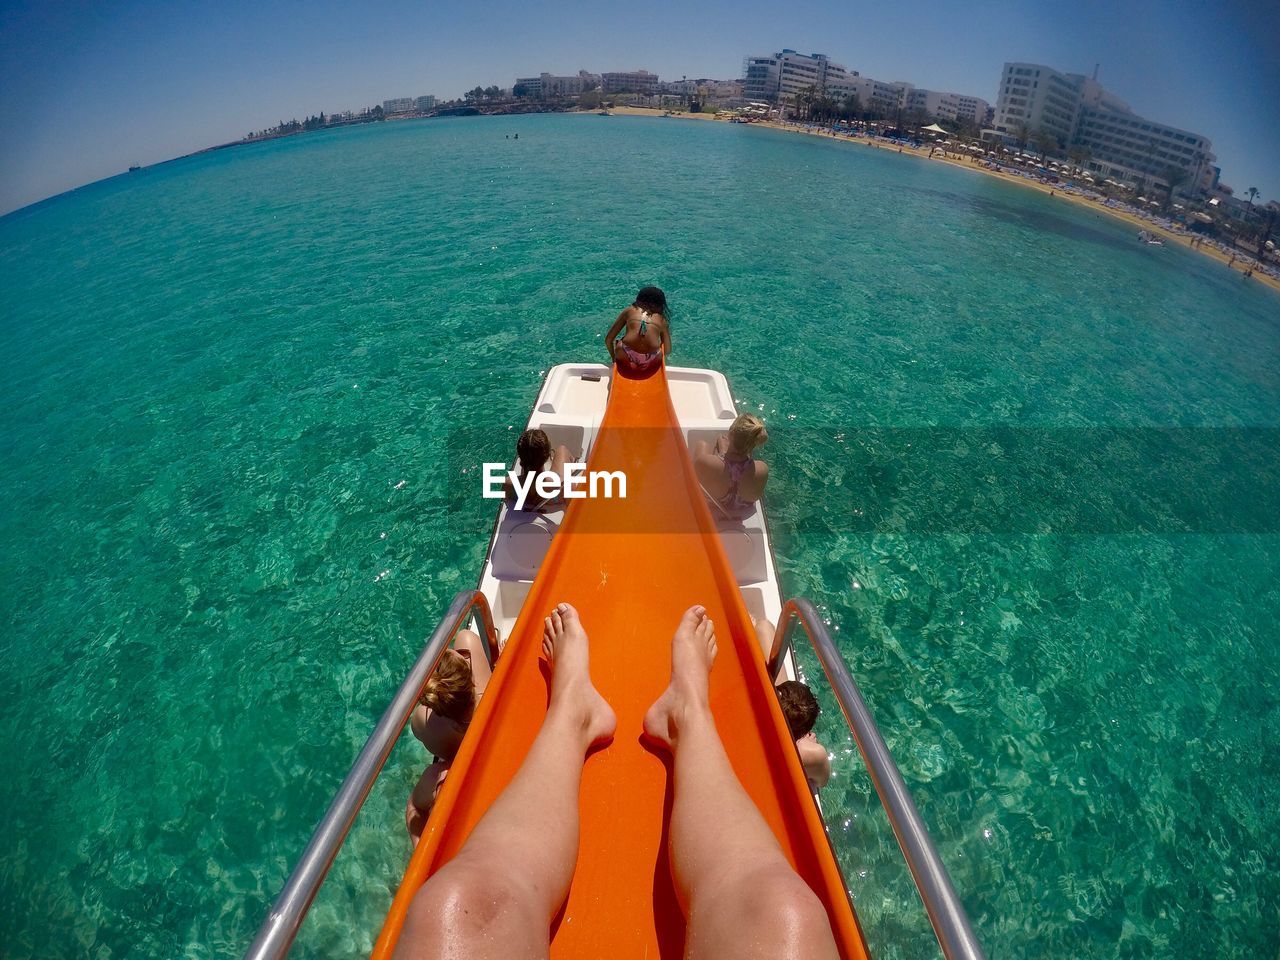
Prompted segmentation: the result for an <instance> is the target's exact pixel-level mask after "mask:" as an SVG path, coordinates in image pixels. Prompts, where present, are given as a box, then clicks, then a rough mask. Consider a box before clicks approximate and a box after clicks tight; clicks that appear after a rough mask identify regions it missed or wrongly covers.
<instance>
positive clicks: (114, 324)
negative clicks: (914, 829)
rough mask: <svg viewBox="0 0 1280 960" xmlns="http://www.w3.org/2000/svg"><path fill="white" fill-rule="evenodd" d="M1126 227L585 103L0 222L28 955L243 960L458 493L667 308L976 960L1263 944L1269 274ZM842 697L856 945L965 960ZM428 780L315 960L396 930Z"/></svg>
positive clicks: (467, 561)
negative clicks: (889, 766)
mask: <svg viewBox="0 0 1280 960" xmlns="http://www.w3.org/2000/svg"><path fill="white" fill-rule="evenodd" d="M517 132H518V133H519V134H520V138H519V140H509V139H507V135H508V134H514V133H517ZM1134 232H1135V231H1134V230H1133V229H1132V228H1130V227H1128V226H1126V225H1123V224H1119V223H1116V222H1114V221H1111V220H1108V219H1105V218H1102V217H1100V216H1098V215H1097V214H1095V213H1093V212H1092V211H1087V210H1080V209H1077V208H1074V207H1071V206H1069V205H1067V204H1066V203H1064V202H1062V201H1061V199H1060V198H1049V197H1046V196H1041V195H1039V194H1034V193H1032V192H1030V191H1026V190H1024V189H1022V188H1019V187H1017V186H1013V185H1009V184H1005V183H1000V182H994V181H992V180H990V179H988V178H985V177H982V176H979V175H977V174H976V173H973V172H971V171H967V170H960V169H953V168H949V167H945V166H942V165H940V164H931V163H928V162H925V161H921V160H918V159H915V158H911V157H904V156H898V155H896V154H895V153H893V152H891V151H887V150H874V149H872V148H869V147H866V146H861V145H856V146H855V145H849V144H842V143H833V142H830V141H822V140H819V139H815V138H804V137H797V136H791V135H787V134H782V133H778V132H774V131H768V130H761V129H753V128H749V127H739V126H729V125H720V124H704V123H693V122H682V121H679V120H662V119H657V118H655V119H633V118H621V117H615V118H610V119H604V118H599V117H595V116H535V117H521V118H493V119H457V120H439V121H420V122H403V123H387V124H383V125H379V126H376V127H360V128H355V129H347V130H340V131H333V132H326V133H320V134H313V135H307V136H301V137H295V138H291V139H287V140H282V141H278V142H274V143H267V144H261V145H256V146H251V147H245V148H238V149H234V150H224V151H220V152H215V153H211V154H207V155H203V156H198V157H193V158H190V159H186V160H182V161H178V162H174V163H170V164H166V165H163V166H159V167H155V168H149V169H147V170H144V171H140V172H138V173H135V174H132V175H127V176H122V177H118V178H115V179H113V180H111V181H107V182H103V183H99V184H96V185H94V186H91V187H86V188H84V189H82V190H79V191H76V192H74V193H72V194H68V195H65V196H62V197H59V198H56V199H54V200H51V201H48V202H45V203H43V204H40V205H38V206H36V207H33V208H28V209H26V210H23V211H19V212H18V213H15V214H12V215H10V216H8V217H5V218H2V219H0V355H3V356H4V357H5V368H4V377H3V378H2V379H0V410H2V411H3V430H2V431H0V450H2V452H3V456H2V457H0V490H2V491H3V505H2V506H0V629H2V631H3V633H2V634H0V738H2V740H3V743H4V745H5V746H4V749H3V750H0V811H3V815H4V828H3V845H2V846H0V943H2V944H3V946H2V947H0V953H3V955H4V956H6V957H14V958H19V957H39V958H57V957H76V958H78V957H91V958H97V960H105V958H123V957H155V958H171V957H190V958H202V957H215V956H227V955H236V954H237V953H238V952H240V951H242V950H243V949H244V947H245V946H246V945H247V943H248V940H249V938H250V937H251V936H252V933H253V931H254V930H255V929H256V927H257V925H258V923H259V922H260V920H261V919H262V917H263V915H264V911H265V908H266V905H267V903H268V902H269V900H270V899H271V897H272V896H274V894H275V892H276V891H277V890H278V888H279V886H280V885H281V883H282V882H283V879H284V877H285V875H286V872H287V870H288V867H289V865H290V864H291V863H292V862H293V861H294V860H295V859H296V858H297V856H298V854H299V853H300V852H301V850H302V848H303V846H304V844H305V842H306V839H307V837H308V836H309V834H310V831H311V829H312V827H313V826H314V824H315V823H316V821H317V820H318V818H319V817H320V815H321V813H322V812H323V810H324V808H325V806H326V804H327V803H328V800H329V798H330V796H331V794H332V792H333V790H334V789H335V787H336V786H337V784H338V782H339V781H340V779H341V777H342V775H343V774H344V773H345V771H346V769H347V767H348V765H349V763H350V761H351V759H352V758H353V756H354V754H355V753H356V751H357V749H358V748H359V746H360V744H361V743H362V742H363V739H364V737H365V735H366V734H367V733H368V731H369V729H370V727H371V725H372V723H373V722H374V720H375V718H376V717H377V715H378V714H379V713H380V712H381V710H382V708H383V706H384V705H385V703H386V701H387V699H388V697H389V695H390V693H391V691H392V689H393V688H394V686H395V684H396V683H397V682H398V679H399V678H400V677H401V676H402V674H403V673H404V671H405V669H406V668H407V665H408V664H409V662H410V661H411V659H412V658H413V655H414V653H415V652H416V650H417V649H418V647H419V646H420V644H421V642H422V640H423V639H424V637H425V636H426V634H427V633H428V632H429V631H430V630H431V628H432V627H433V626H434V625H435V622H436V620H437V618H438V617H439V615H440V613H441V612H442V610H443V609H444V606H445V605H446V603H447V601H448V599H449V598H450V596H451V595H452V594H453V593H454V592H455V591H456V590H458V589H461V588H463V587H466V586H468V585H470V584H471V583H472V582H473V581H474V578H475V577H476V574H477V572H478V569H479V565H480V562H481V560H482V556H483V552H484V547H485V541H486V538H487V536H488V533H489V528H490V524H491V520H492V515H491V510H492V505H491V504H490V503H489V502H487V501H482V500H480V499H479V498H478V497H477V496H476V495H475V491H474V490H473V485H472V484H471V483H470V482H469V477H471V476H474V475H468V474H465V471H467V470H469V469H471V468H472V467H473V466H474V465H475V464H476V463H478V462H480V461H482V460H486V459H492V454H493V453H495V452H496V453H498V454H499V455H501V454H502V453H504V452H505V451H506V450H507V448H508V446H509V444H510V440H511V436H512V433H511V431H512V430H513V429H516V428H518V427H519V426H521V425H522V424H523V422H524V420H525V418H526V416H527V415H528V412H529V407H530V404H531V402H532V400H533V397H534V395H535V393H536V390H537V387H538V384H539V382H540V378H541V376H542V374H543V372H544V371H545V370H546V369H547V368H548V367H550V366H551V365H552V364H554V363H558V362H563V361H569V360H581V359H583V358H593V357H594V358H598V357H602V356H603V349H602V346H601V337H602V334H603V333H604V330H605V328H606V326H607V325H608V323H609V321H610V320H611V319H612V317H613V316H614V315H615V314H616V312H617V310H618V309H619V308H620V307H621V306H622V305H624V304H625V303H626V302H627V301H628V300H629V299H630V297H631V295H632V294H633V293H634V290H635V289H636V288H638V287H639V286H641V285H643V284H647V283H658V284H660V285H661V286H663V287H664V288H666V289H667V291H668V293H669V296H670V298H671V302H672V304H673V307H674V309H673V318H674V322H673V331H674V340H675V346H676V354H675V356H674V357H673V360H674V361H675V362H679V363H684V364H688V365H693V366H711V367H717V368H719V369H721V370H723V371H724V372H725V373H726V374H727V375H728V376H729V378H730V381H731V383H732V384H733V387H734V390H735V393H736V395H737V398H738V399H739V402H740V404H741V405H742V407H743V408H744V409H752V410H757V409H758V410H760V411H763V413H764V415H765V416H766V417H767V419H768V423H769V426H770V431H771V434H772V437H773V439H772V440H771V442H770V444H769V446H768V447H767V448H766V451H765V453H766V459H767V460H768V461H769V462H770V464H771V466H772V474H773V480H772V481H771V486H770V490H769V503H770V509H771V520H772V524H773V527H774V535H775V538H776V545H777V549H778V553H779V563H780V566H781V569H782V575H783V578H784V581H785V588H786V592H787V593H788V594H802V595H806V596H808V597H810V598H812V599H813V600H814V601H815V602H817V603H819V604H820V606H821V607H822V608H823V610H824V611H825V612H826V613H827V614H828V615H829V617H830V619H831V621H832V623H833V624H836V625H838V626H839V637H840V638H841V644H842V648H843V650H844V653H845V655H846V657H847V660H848V662H849V664H850V666H851V667H852V669H853V671H854V674H855V676H856V677H857V678H858V680H859V682H860V683H861V685H862V687H863V689H864V691H865V694H866V696H867V699H868V701H869V703H870V706H871V708H872V710H873V711H874V713H875V714H876V716H877V717H878V718H879V720H880V723H881V725H882V727H883V729H884V731H885V734H886V738H887V739H888V741H889V744H890V747H891V748H892V749H893V751H894V753H895V755H896V756H897V758H898V760H899V762H900V764H901V766H902V769H903V772H904V775H905V776H906V778H907V780H908V782H909V783H910V785H911V786H912V787H913V788H914V790H915V791H916V796H917V799H918V802H919V805H920V808H921V810H922V812H923V814H924V816H925V819H926V820H927V822H928V823H929V824H930V826H931V828H932V829H933V831H934V834H935V837H936V838H937V840H938V843H939V846H940V849H941V851H942V854H943V857H944V859H945V860H946V862H947V863H948V865H949V867H950V869H951V871H952V874H953V876H954V879H955V883H956V886H957V888H958V889H959V891H960V892H961V895H962V897H963V899H964V901H965V902H966V904H967V905H968V907H969V910H970V912H971V915H972V917H973V920H974V923H975V926H976V928H977V930H978V933H979V935H980V937H981V939H982V940H983V942H984V943H985V945H986V946H987V949H988V951H989V954H990V956H991V957H993V958H1023V957H1046V958H1056V957H1064V956H1076V957H1091V958H1092V957H1097V958H1108V957H1126V958H1128V957H1182V956H1194V957H1207V956H1212V957H1240V958H1246V957H1250V958H1251V957H1258V956H1274V953H1275V949H1276V943H1277V942H1278V941H1280V911H1278V909H1277V904H1280V881H1278V880H1277V879H1276V878H1277V875H1280V841H1277V839H1276V838H1277V837H1278V836H1280V789H1278V787H1280V783H1278V780H1277V777H1278V775H1277V771H1278V770H1280V749H1278V747H1277V737H1276V731H1277V730H1278V729H1280V682H1278V681H1280V627H1278V626H1277V624H1278V623H1280V587H1278V586H1277V584H1280V549H1278V548H1280V535H1278V534H1280V527H1278V526H1277V519H1278V514H1277V510H1276V499H1275V497H1276V491H1277V490H1280V483H1277V480H1278V479H1280V477H1278V476H1277V474H1278V473H1280V470H1278V468H1277V458H1278V456H1280V455H1278V454H1277V453H1276V451H1277V449H1280V444H1277V443H1275V442H1273V441H1274V439H1276V438H1277V436H1280V435H1277V434H1276V433H1275V430H1276V428H1277V427H1280V296H1277V295H1276V294H1274V293H1272V292H1270V291H1267V290H1263V289H1260V288H1259V287H1257V286H1248V285H1246V284H1245V283H1244V282H1243V281H1241V279H1240V278H1239V275H1238V274H1230V273H1228V272H1227V271H1226V269H1225V268H1223V267H1222V266H1221V265H1219V264H1215V263H1212V262H1210V261H1208V260H1206V259H1203V258H1201V257H1199V256H1197V255H1194V254H1192V253H1190V252H1188V251H1185V250H1181V249H1173V248H1165V249H1154V248H1149V247H1146V246H1143V245H1141V244H1139V243H1137V241H1136V239H1135V238H1134ZM810 666H812V665H810ZM811 672H812V671H811ZM824 704H825V705H826V707H827V710H826V715H825V716H824V718H823V720H822V721H821V723H822V726H821V728H820V730H821V733H822V735H823V737H824V740H825V742H826V743H827V744H828V746H829V747H830V748H831V750H832V751H833V753H834V754H835V755H836V761H835V766H836V777H835V779H834V780H833V782H832V784H831V785H830V786H829V787H828V788H827V790H826V791H825V792H824V796H823V802H824V804H825V806H826V810H827V811H828V819H829V823H830V824H831V828H832V833H833V837H834V841H835V843H836V846H837V848H838V851H839V854H840V856H841V859H842V862H843V864H844V866H845V869H846V872H847V876H848V879H849V882H850V886H851V889H852V891H853V894H854V896H855V902H856V905H857V907H858V910H859V912H860V915H861V918H862V920H863V923H864V925H865V926H866V929H867V933H868V938H869V940H870V942H871V944H872V947H873V949H874V950H876V951H878V955H880V956H884V957H904V958H907V957H932V956H936V955H937V948H936V945H934V944H933V941H932V935H931V933H930V931H929V928H928V924H927V921H926V920H925V919H924V916H923V912H922V910H921V908H920V906H919V903H918V901H917V900H916V899H915V896H914V893H913V892H912V890H911V887H910V883H909V880H908V878H907V876H906V872H905V869H904V868H903V867H902V866H901V864H900V861H899V859H898V856H897V854H896V848H895V846H894V841H893V838H892V834H891V832H890V831H889V829H888V827H887V825H886V824H885V821H884V818H883V813H882V812H881V811H880V810H879V808H878V806H877V804H876V802H875V799H874V794H873V793H872V791H871V789H870V786H869V784H868V781H867V779H866V777H865V776H864V775H863V773H862V772H861V768H860V764H859V762H858V759H857V756H856V754H855V753H854V752H853V750H852V747H851V745H850V744H849V743H848V742H847V741H846V740H845V738H844V737H843V735H842V727H841V725H840V724H839V723H838V722H837V721H836V720H835V717H834V704H832V703H831V701H830V700H829V699H827V698H825V697H824ZM421 762H422V756H421V753H420V751H418V750H417V749H415V748H414V747H413V746H410V745H408V744H402V745H401V746H400V747H399V748H398V750H397V752H396V753H395V754H394V755H393V758H392V764H391V772H390V774H389V776H387V777H386V778H385V779H384V782H383V783H382V784H380V786H379V787H378V788H377V790H376V791H375V793H374V794H373V796H372V798H371V800H370V802H369V806H368V808H367V810H366V812H365V813H364V814H363V815H362V817H361V820H360V822H359V823H358V825H357V827H356V829H355V831H354V832H353V834H352V837H351V839H350V840H349V842H348V845H347V848H346V850H345V851H344V852H343V854H342V855H341V857H340V858H339V861H338V863H337V865H336V866H335V869H334V873H333V875H332V878H331V882H330V884H329V886H328V887H327V888H326V890H325V892H324V893H323V894H322V896H321V898H320V900H319V901H318V902H317V905H316V908H315V910H314V911H313V914H312V917H311V919H310V920H309V921H308V923H307V925H306V927H305V929H304V931H303V934H302V937H301V939H300V942H299V946H298V948H297V949H296V951H295V955H296V956H300V957H312V956H324V957H355V956H360V955H362V954H363V952H364V951H366V950H367V949H368V948H369V946H370V944H371V942H372V938H373V936H374V934H375V933H376V930H377V926H378V924H379V922H380V920H381V917H382V914H383V912H384V910H385V909H386V906H387V904H388V902H389V898H390V891H391V888H392V886H393V885H394V883H395V882H396V881H397V880H398V878H399V875H400V870H401V868H402V866H403V863H404V862H405V860H406V858H407V855H408V844H407V842H406V840H405V839H404V836H403V825H402V824H403V820H402V811H403V805H404V798H405V795H406V794H407V792H408V789H409V787H410V785H411V782H412V780H413V778H414V776H415V774H416V768H417V767H418V766H419V765H420V764H421Z"/></svg>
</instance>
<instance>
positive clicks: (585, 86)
mask: <svg viewBox="0 0 1280 960" xmlns="http://www.w3.org/2000/svg"><path fill="white" fill-rule="evenodd" d="M538 79H539V81H540V91H539V92H540V93H541V95H542V96H544V97H577V96H581V95H582V94H584V93H586V92H587V91H588V90H594V89H595V88H596V87H598V86H600V75H599V74H598V73H588V72H587V71H586V70H579V71H578V72H577V73H576V74H574V75H572V76H565V77H558V76H555V75H554V74H550V73H544V74H542V76H540V77H539V78H538Z"/></svg>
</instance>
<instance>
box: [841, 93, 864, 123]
mask: <svg viewBox="0 0 1280 960" xmlns="http://www.w3.org/2000/svg"><path fill="white" fill-rule="evenodd" d="M861 111H862V101H861V100H859V99H858V95H857V94H856V93H851V94H849V95H848V96H847V97H845V98H844V118H845V119H846V120H856V119H857V117H858V114H859V113H860V112H861Z"/></svg>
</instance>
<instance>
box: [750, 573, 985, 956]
mask: <svg viewBox="0 0 1280 960" xmlns="http://www.w3.org/2000/svg"><path fill="white" fill-rule="evenodd" d="M794 621H798V622H799V623H800V624H801V625H802V626H803V627H804V629H805V633H806V634H807V635H808V637H809V643H810V644H811V645H812V646H813V649H814V651H815V652H816V653H817V654H818V662H819V663H821V664H822V669H823V672H824V673H826V675H827V682H828V683H830V684H831V689H832V690H833V691H834V692H835V695H836V700H838V701H839V702H840V710H841V712H842V713H843V714H844V718H845V722H846V723H847V724H848V725H849V730H850V732H851V733H852V734H853V739H854V741H855V742H856V743H857V744H858V750H859V751H860V752H861V754H862V759H863V761H864V762H865V763H866V765H867V771H868V773H870V774H871V783H872V784H873V785H874V786H875V788H876V793H877V794H879V796H880V802H881V803H882V804H883V805H884V809H885V813H887V814H888V815H889V823H890V824H891V825H892V826H893V832H894V835H895V836H896V837H897V838H898V846H899V847H901V848H902V855H903V857H904V858H906V861H907V866H908V867H909V868H910V870H911V876H912V879H913V880H915V884H916V891H917V892H918V893H919V894H920V899H921V900H922V901H924V908H925V910H926V911H928V913H929V922H930V923H932V924H933V932H934V934H935V935H936V936H937V938H938V944H939V945H940V946H941V947H942V953H943V955H944V956H945V957H946V958H947V960H983V958H984V956H985V955H984V953H983V951H982V946H981V945H980V944H979V943H978V938H977V936H976V935H975V934H974V932H973V925H972V924H971V923H970V922H969V915H968V914H967V913H965V909H964V905H963V904H962V903H961V902H960V898H959V896H957V895H956V890H955V887H954V886H952V884H951V877H950V875H949V874H948V873H947V868H946V867H945V866H943V864H942V858H941V857H939V856H938V850H937V848H936V847H935V846H934V845H933V839H932V838H931V837H930V836H929V831H928V829H927V828H926V827H925V825H924V820H922V819H921V817H920V811H919V810H917V809H916V804H915V801H914V800H913V799H912V798H911V791H910V790H908V789H907V785H906V783H904V782H903V779H902V774H901V773H899V772H898V766H897V764H895V763H894V762H893V757H892V755H890V753H889V748H888V747H887V746H885V742H884V737H882V736H880V730H879V728H878V727H877V726H876V722H875V720H874V719H873V718H872V716H871V711H870V710H868V709H867V704H866V701H865V700H863V699H862V693H861V691H859V690H858V685H857V684H856V683H854V680H853V677H852V676H850V674H849V668H848V667H846V666H845V662H844V659H843V658H842V657H841V656H840V652H839V651H838V650H837V649H836V645H835V643H834V642H833V641H832V639H831V634H830V633H828V632H827V628H826V625H825V624H823V622H822V620H821V619H820V618H819V617H818V611H817V610H815V609H814V606H813V604H812V603H810V602H809V601H808V600H804V599H800V598H796V599H792V600H788V601H787V604H786V606H785V607H783V608H782V616H781V617H779V618H778V629H777V631H776V632H775V633H774V635H773V646H772V648H771V649H770V651H769V662H768V670H769V676H771V677H772V676H774V675H775V671H776V670H777V666H778V663H779V662H780V660H781V658H782V656H783V655H784V654H785V652H786V650H787V648H788V647H789V646H790V645H791V644H790V639H791V624H792V623H793V622H794Z"/></svg>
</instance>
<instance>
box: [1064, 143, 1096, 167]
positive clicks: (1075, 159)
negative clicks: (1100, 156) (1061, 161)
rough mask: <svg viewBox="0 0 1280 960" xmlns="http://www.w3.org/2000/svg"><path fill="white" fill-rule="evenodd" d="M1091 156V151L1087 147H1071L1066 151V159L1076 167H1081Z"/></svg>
mask: <svg viewBox="0 0 1280 960" xmlns="http://www.w3.org/2000/svg"><path fill="white" fill-rule="evenodd" d="M1092 156H1093V152H1092V151H1091V150H1090V149H1089V148H1088V147H1072V148H1071V149H1070V150H1068V151H1067V159H1068V160H1070V161H1071V162H1072V163H1073V164H1074V165H1075V166H1076V167H1079V168H1083V167H1084V165H1085V164H1086V163H1088V162H1089V160H1090V158H1091V157H1092Z"/></svg>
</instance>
